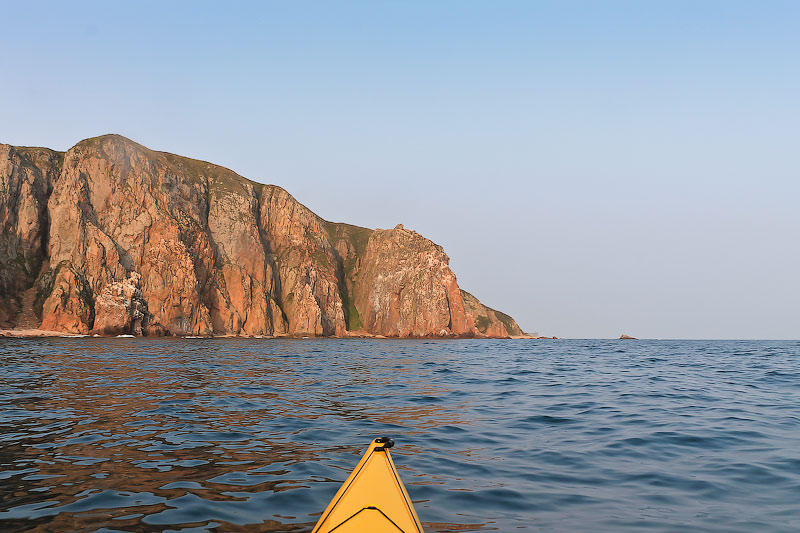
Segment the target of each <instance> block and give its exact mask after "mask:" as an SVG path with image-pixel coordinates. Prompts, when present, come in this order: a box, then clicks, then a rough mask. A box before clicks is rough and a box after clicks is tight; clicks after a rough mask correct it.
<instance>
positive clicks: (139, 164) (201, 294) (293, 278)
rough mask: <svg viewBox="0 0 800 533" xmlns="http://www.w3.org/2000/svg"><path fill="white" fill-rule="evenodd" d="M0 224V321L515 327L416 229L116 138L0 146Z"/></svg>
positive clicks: (343, 328)
mask: <svg viewBox="0 0 800 533" xmlns="http://www.w3.org/2000/svg"><path fill="white" fill-rule="evenodd" d="M0 230H2V234H0V325H2V326H6V327H7V326H13V325H15V324H16V322H17V320H18V317H19V316H21V315H20V313H21V312H22V313H24V312H26V309H25V308H26V306H31V307H33V308H34V309H35V311H36V313H37V314H38V316H39V318H40V319H41V328H42V329H51V330H57V331H64V332H72V333H90V332H94V333H100V334H120V333H136V334H138V333H143V334H176V335H184V334H191V335H210V334H234V335H281V334H290V335H314V336H323V335H325V336H329V335H330V336H334V335H335V336H343V335H348V334H350V333H348V332H358V333H367V334H379V335H385V336H402V337H406V336H478V337H480V336H496V337H506V336H509V335H516V334H520V333H521V331H520V330H519V328H518V327H517V325H516V323H514V321H513V320H512V319H510V317H507V316H506V315H502V314H501V313H498V312H495V311H493V310H491V309H489V308H486V307H484V306H483V305H482V304H480V302H478V301H477V300H476V299H475V298H474V297H472V296H471V295H469V294H468V293H465V292H463V291H461V290H460V289H459V287H458V284H457V282H456V277H455V275H454V274H453V272H452V271H451V270H450V268H449V266H448V262H449V259H448V257H447V255H445V254H444V252H443V250H442V249H441V247H439V246H437V245H436V244H434V243H432V242H431V241H429V240H427V239H425V238H424V237H422V236H421V235H419V234H417V233H415V232H412V231H408V230H406V229H403V228H402V226H398V227H396V228H395V229H393V230H375V231H372V230H369V229H366V228H360V227H357V226H350V225H347V224H338V223H331V222H327V221H324V220H322V219H321V218H319V217H318V216H317V215H315V214H314V213H313V212H311V211H310V210H309V209H308V208H306V207H305V206H303V205H302V204H300V203H299V202H297V201H296V200H295V199H294V198H293V197H292V196H291V195H290V194H289V193H287V192H286V191H285V190H283V189H281V188H280V187H276V186H273V185H262V184H259V183H255V182H251V181H249V180H247V179H245V178H242V177H241V176H239V175H237V174H235V173H233V172H231V171H230V170H227V169H225V168H222V167H219V166H216V165H212V164H210V163H205V162H202V161H196V160H193V159H188V158H184V157H179V156H176V155H173V154H167V153H163V152H155V151H152V150H149V149H147V148H145V147H143V146H140V145H138V144H136V143H134V142H132V141H129V140H128V139H125V138H123V137H120V136H116V135H108V136H103V137H97V138H94V139H88V140H86V141H82V142H80V143H78V144H77V145H76V146H74V147H73V148H71V149H70V150H69V151H68V152H66V154H61V153H58V152H54V151H52V150H47V149H43V148H15V147H11V146H8V145H0ZM34 294H35V298H34V297H33V296H34ZM28 312H30V310H28ZM501 315H502V316H501ZM503 317H504V318H503Z"/></svg>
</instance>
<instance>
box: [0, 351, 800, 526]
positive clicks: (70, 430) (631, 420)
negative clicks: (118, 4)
mask: <svg viewBox="0 0 800 533" xmlns="http://www.w3.org/2000/svg"><path fill="white" fill-rule="evenodd" d="M0 361H2V363H0V530H3V531H22V530H33V531H206V530H210V531H245V530H246V531H309V530H310V529H311V527H312V526H313V524H314V522H315V521H316V519H317V518H318V517H319V514H320V512H321V511H322V510H323V509H324V508H325V506H326V505H327V504H328V502H329V500H330V499H331V497H332V496H333V494H334V493H335V492H336V490H337V489H338V487H339V485H340V483H341V482H342V481H343V480H344V479H345V478H346V477H347V475H348V474H349V473H350V470H351V469H352V468H353V467H354V466H355V464H356V462H357V461H358V459H359V457H360V455H361V454H362V453H363V451H364V450H365V449H366V446H367V444H368V443H369V441H370V439H372V438H373V437H376V436H383V435H388V436H391V437H393V438H394V439H395V442H396V443H397V444H396V446H395V448H393V450H392V453H393V457H394V460H395V463H396V464H397V467H398V469H399V471H400V475H401V476H402V478H403V480H404V481H405V484H406V487H407V489H408V492H409V494H410V495H411V497H412V499H413V500H414V502H415V506H416V509H417V512H418V514H419V516H420V519H421V520H422V522H423V524H424V525H425V528H426V530H427V531H442V532H444V531H447V532H452V531H515V530H518V529H523V530H525V529H527V530H538V531H800V342H796V341H782V342H778V341H775V342H773V341H598V340H557V341H554V340H547V341H545V340H537V341H531V340H460V341H453V340H443V341H423V340H276V339H252V340H243V339H141V338H137V339H96V338H81V339H0Z"/></svg>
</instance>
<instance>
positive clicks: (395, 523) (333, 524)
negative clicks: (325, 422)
mask: <svg viewBox="0 0 800 533" xmlns="http://www.w3.org/2000/svg"><path fill="white" fill-rule="evenodd" d="M393 445H394V441H392V440H391V439H388V438H386V437H383V438H379V439H375V440H373V441H372V443H370V445H369V448H367V451H366V452H365V453H364V456H363V457H362V458H361V460H360V461H359V463H358V465H356V467H355V469H354V470H353V472H352V473H351V474H350V476H349V477H348V478H347V479H346V480H345V482H344V483H343V484H342V486H341V487H340V488H339V491H338V492H337V493H336V495H335V496H334V497H333V500H331V503H330V504H328V507H327V508H326V509H325V512H323V513H322V516H321V517H320V519H319V521H318V522H317V525H315V526H314V529H313V530H312V533H328V532H329V531H336V532H337V533H348V532H351V531H361V532H363V531H374V532H376V533H377V532H383V531H386V532H403V533H412V532H414V533H422V525H421V524H420V521H419V518H418V517H417V513H416V512H415V511H414V506H413V505H412V503H411V498H409V496H408V492H406V489H405V487H404V486H403V482H402V481H400V475H399V474H398V473H397V468H395V466H394V462H393V461H392V456H391V454H390V453H389V448H391V447H392V446H393Z"/></svg>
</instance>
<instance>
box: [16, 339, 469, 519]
mask: <svg viewBox="0 0 800 533" xmlns="http://www.w3.org/2000/svg"><path fill="white" fill-rule="evenodd" d="M10 344H11V345H5V346H3V352H4V354H5V355H4V356H5V358H6V360H7V361H9V364H7V365H6V368H5V371H4V373H3V376H2V386H3V396H2V400H3V406H2V407H3V412H2V418H0V424H1V425H2V428H3V431H4V434H3V436H2V448H1V449H0V462H1V463H2V464H3V470H4V472H3V473H2V476H3V478H4V479H3V488H2V504H3V510H4V512H2V513H0V519H2V520H3V521H4V522H3V524H4V527H5V528H11V529H14V528H20V529H27V528H29V527H31V526H34V528H36V527H39V528H43V529H47V530H77V529H89V530H93V529H94V528H102V527H106V528H109V529H117V530H119V529H122V530H125V529H126V528H134V529H136V530H137V531H141V530H145V531H146V530H153V531H161V530H163V529H164V528H165V527H167V526H176V527H177V526H179V529H180V528H191V527H202V528H205V529H214V528H221V529H222V530H226V531H234V530H237V529H239V528H241V529H247V530H248V531H256V530H258V531H297V530H307V529H309V528H310V526H311V525H313V523H314V522H315V520H316V516H317V515H318V514H319V512H321V511H322V509H323V508H324V507H325V505H326V504H327V500H328V499H329V498H330V495H329V494H327V492H328V491H329V490H328V489H332V490H335V484H336V483H338V482H340V481H341V480H342V479H343V478H344V477H345V476H346V475H347V473H349V470H350V469H351V468H352V466H353V464H352V462H353V457H357V456H358V455H359V454H360V453H361V452H362V448H363V446H364V444H365V443H366V442H368V441H369V439H371V438H372V436H373V435H376V434H381V433H387V432H388V433H392V432H395V433H403V434H407V435H410V434H413V433H415V432H416V433H419V432H420V431H422V430H425V429H426V428H435V427H440V426H455V425H458V424H465V423H466V421H464V420H463V419H462V418H461V417H460V415H459V407H460V405H459V403H458V402H455V403H451V404H450V405H448V406H446V407H445V406H441V405H437V402H436V399H437V398H439V397H440V396H442V395H446V394H449V393H451V392H452V391H450V390H449V389H447V388H446V387H443V386H437V385H436V384H435V383H431V382H430V381H429V380H426V379H423V376H421V375H420V374H419V373H418V372H415V368H416V369H418V368H419V363H420V361H419V360H414V359H412V358H410V357H408V356H401V357H396V356H395V354H392V357H390V358H380V357H377V358H376V357H375V355H376V354H375V346H374V345H371V344H364V343H358V342H344V343H342V342H340V343H338V344H337V343H335V342H331V341H326V342H324V343H319V342H297V341H275V340H273V341H269V342H267V341H261V342H256V341H244V340H242V341H238V340H236V341H230V340H228V341H213V340H195V341H189V340H183V339H181V340H177V339H173V340H163V339H162V340H146V341H144V342H143V341H142V340H132V341H122V340H98V339H86V340H81V341H76V340H74V339H69V340H36V341H14V342H13V343H10ZM321 347H324V348H325V349H324V350H322V349H320V348H321ZM360 348H365V350H363V351H359V349H360ZM380 348H381V349H382V350H385V349H386V348H387V346H386V345H385V344H384V345H380ZM354 349H355V350H354ZM378 355H379V356H380V355H381V354H380V353H379V354H378ZM309 363H311V364H309ZM419 398H423V399H425V401H419V400H418V399H419ZM407 444H409V445H408V446H406V449H405V453H407V454H408V453H414V451H415V450H417V451H418V449H419V447H418V446H417V447H416V448H415V447H414V446H412V445H411V442H410V440H407ZM399 462H400V463H401V464H402V460H400V461H399ZM320 481H327V482H328V483H320ZM320 485H327V486H326V487H325V489H326V490H319V489H320V488H321V487H320ZM312 488H314V490H312ZM443 527H449V526H443Z"/></svg>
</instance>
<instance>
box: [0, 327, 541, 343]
mask: <svg viewBox="0 0 800 533" xmlns="http://www.w3.org/2000/svg"><path fill="white" fill-rule="evenodd" d="M2 337H6V338H8V337H13V338H36V337H59V338H86V337H92V338H105V339H113V338H120V337H123V338H130V337H137V336H136V335H130V334H121V335H100V334H98V333H94V334H91V335H90V334H88V333H84V334H81V333H65V332H63V331H52V330H44V329H0V338H2ZM174 338H193V339H399V338H404V339H432V338H439V339H453V340H459V339H462V340H463V339H471V338H476V337H463V336H461V337H457V336H452V335H451V336H448V337H387V336H385V335H373V334H370V333H363V332H353V333H350V332H348V334H347V335H343V336H329V337H308V336H298V335H289V334H278V335H231V334H221V335H206V336H201V335H182V336H175V337H174ZM479 338H492V337H479ZM495 338H501V339H511V340H522V339H530V340H552V339H557V337H533V336H531V335H510V336H508V337H495Z"/></svg>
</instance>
